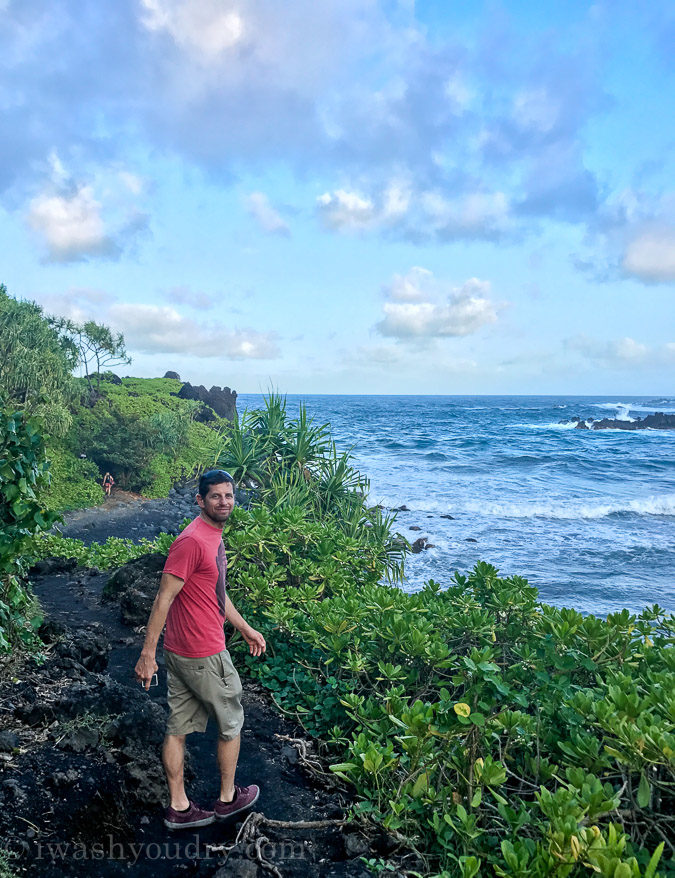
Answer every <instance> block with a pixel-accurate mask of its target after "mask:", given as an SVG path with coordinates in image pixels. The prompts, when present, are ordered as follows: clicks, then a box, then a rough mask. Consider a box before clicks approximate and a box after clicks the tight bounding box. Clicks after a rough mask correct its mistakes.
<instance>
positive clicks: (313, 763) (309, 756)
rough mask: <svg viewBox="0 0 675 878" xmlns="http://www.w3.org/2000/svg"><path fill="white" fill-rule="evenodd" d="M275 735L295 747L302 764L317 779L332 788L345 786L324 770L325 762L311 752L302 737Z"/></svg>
mask: <svg viewBox="0 0 675 878" xmlns="http://www.w3.org/2000/svg"><path fill="white" fill-rule="evenodd" d="M274 737H275V738H278V739H279V740H280V741H286V743H288V744H290V745H291V746H293V747H295V749H296V750H297V753H298V761H299V762H300V765H301V766H302V767H303V768H304V769H306V770H307V771H308V772H309V773H310V774H311V775H312V776H313V777H315V778H317V780H319V781H320V782H321V783H322V784H323V785H324V786H327V787H329V788H330V789H342V788H343V787H342V784H341V783H339V781H338V780H337V778H336V777H334V776H333V775H332V774H329V773H328V772H326V771H324V770H323V764H322V762H321V760H320V759H319V757H318V756H316V755H314V754H313V753H310V752H309V749H308V747H307V741H304V740H303V739H302V738H291V736H290V735H279V734H275V735H274Z"/></svg>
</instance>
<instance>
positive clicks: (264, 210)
mask: <svg viewBox="0 0 675 878" xmlns="http://www.w3.org/2000/svg"><path fill="white" fill-rule="evenodd" d="M244 203H245V205H246V209H247V211H248V212H249V214H250V215H251V216H252V217H253V219H254V220H255V221H256V222H257V223H258V225H259V226H260V228H261V229H262V230H263V231H265V232H269V233H270V234H276V235H290V229H289V228H288V223H286V221H285V220H284V219H283V218H282V217H281V215H280V214H279V213H278V211H276V210H275V209H274V208H273V207H272V205H271V204H270V202H269V199H268V197H267V196H266V195H265V194H264V193H263V192H252V193H251V194H250V195H247V196H246V199H245V202H244Z"/></svg>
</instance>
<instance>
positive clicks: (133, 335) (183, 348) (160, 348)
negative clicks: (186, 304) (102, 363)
mask: <svg viewBox="0 0 675 878" xmlns="http://www.w3.org/2000/svg"><path fill="white" fill-rule="evenodd" d="M109 318H110V321H111V323H113V325H114V326H115V328H116V329H118V330H119V331H121V332H122V333H123V334H124V337H125V341H126V343H127V347H128V348H129V350H130V351H138V352H140V353H149V354H152V353H184V354H191V355H192V356H194V357H200V358H220V359H224V360H247V359H252V360H264V359H273V358H276V357H278V356H279V350H278V346H277V343H276V338H275V335H274V333H271V332H259V331H257V330H255V329H241V330H234V329H224V328H221V327H219V326H216V327H215V328H213V327H211V326H202V325H200V324H198V323H197V322H196V321H194V320H191V319H190V318H187V317H184V316H183V315H182V314H180V313H179V312H178V311H176V309H175V308H172V307H170V306H168V305H145V304H132V303H120V304H116V305H113V306H112V307H111V308H110V310H109Z"/></svg>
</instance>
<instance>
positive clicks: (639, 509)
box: [465, 494, 675, 519]
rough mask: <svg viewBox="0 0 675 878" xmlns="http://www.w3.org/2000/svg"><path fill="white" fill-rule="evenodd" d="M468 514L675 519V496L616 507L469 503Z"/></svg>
mask: <svg viewBox="0 0 675 878" xmlns="http://www.w3.org/2000/svg"><path fill="white" fill-rule="evenodd" d="M465 511H467V512H480V513H483V514H485V515H500V516H502V517H503V518H537V517H541V518H568V519H575V518H577V519H579V518H581V519H584V518H606V517H607V516H608V515H618V514H631V513H632V514H633V515H675V494H664V495H663V496H662V497H656V496H653V497H645V498H644V499H641V500H628V501H624V502H616V503H583V502H580V503H578V504H577V505H574V506H567V505H563V504H556V503H489V502H488V503H485V502H482V503H470V504H467V506H466V509H465Z"/></svg>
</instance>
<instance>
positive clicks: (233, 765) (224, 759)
mask: <svg viewBox="0 0 675 878" xmlns="http://www.w3.org/2000/svg"><path fill="white" fill-rule="evenodd" d="M239 740H240V736H239V735H237V737H236V738H232V739H231V740H230V741H224V740H223V739H222V738H218V765H219V767H220V801H221V802H231V801H232V799H233V798H234V773H235V771H236V770H237V760H238V759H239Z"/></svg>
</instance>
